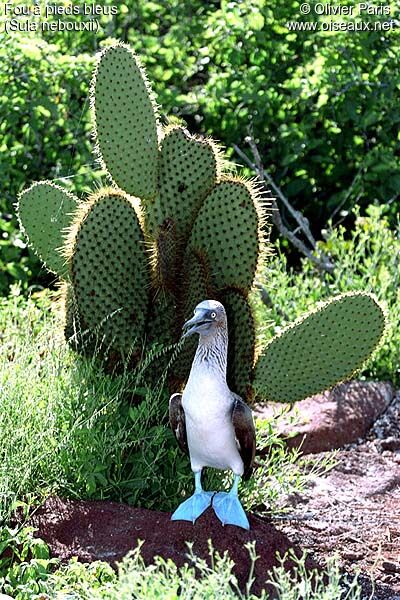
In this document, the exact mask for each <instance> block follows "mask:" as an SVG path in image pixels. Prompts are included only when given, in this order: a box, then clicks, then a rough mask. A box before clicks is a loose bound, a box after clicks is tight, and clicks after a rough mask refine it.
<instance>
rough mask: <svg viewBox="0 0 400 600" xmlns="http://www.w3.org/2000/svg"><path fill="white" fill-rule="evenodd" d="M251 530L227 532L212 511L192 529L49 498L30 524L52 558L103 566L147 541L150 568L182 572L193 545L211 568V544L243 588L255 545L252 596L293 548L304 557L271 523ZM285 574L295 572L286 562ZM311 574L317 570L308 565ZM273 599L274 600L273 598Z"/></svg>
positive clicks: (155, 514) (155, 516)
mask: <svg viewBox="0 0 400 600" xmlns="http://www.w3.org/2000/svg"><path fill="white" fill-rule="evenodd" d="M249 520H250V525H251V529H250V531H245V530H244V529H240V528H239V527H234V526H232V525H226V526H225V527H223V526H222V525H221V523H220V522H219V521H218V519H217V518H216V516H215V515H214V512H213V511H212V509H208V510H207V511H206V512H205V513H204V514H203V515H202V516H201V517H200V518H199V519H198V520H197V521H196V523H195V524H194V525H193V524H192V523H189V522H187V521H171V514H170V513H166V512H159V511H151V510H146V509H143V508H133V507H132V506H128V505H125V504H118V503H117V502H105V501H93V502H88V501H75V500H62V499H61V498H49V499H48V500H47V501H46V502H45V503H44V505H43V506H42V507H40V509H39V510H38V511H37V512H36V513H35V514H34V515H33V516H32V519H31V524H32V525H33V526H34V527H37V528H38V531H37V532H36V534H35V535H37V536H38V537H40V538H42V539H44V540H45V542H46V543H47V544H48V545H49V547H50V550H51V553H52V555H53V556H56V557H59V558H60V559H61V560H63V561H65V560H68V559H70V558H72V557H73V556H77V557H78V559H79V560H81V561H83V562H92V561H95V560H103V561H106V562H108V563H110V564H112V565H114V564H115V563H116V561H120V560H121V559H122V558H123V557H124V556H125V555H126V554H127V553H128V552H129V551H130V550H132V549H134V548H136V546H137V543H138V540H144V544H143V546H142V549H141V554H142V556H143V558H144V560H145V562H146V564H149V563H152V562H153V561H154V557H155V556H162V557H163V558H165V559H168V558H170V559H172V560H173V561H174V562H175V563H176V564H177V565H178V566H182V565H183V564H184V563H190V560H189V559H188V557H187V555H188V547H187V542H193V552H194V554H196V555H197V556H199V557H201V558H204V559H206V560H207V561H208V562H210V560H209V559H210V556H209V547H208V540H211V543H212V546H213V548H214V550H216V551H218V552H219V553H220V554H223V553H224V552H225V551H226V550H228V552H229V556H230V557H231V559H232V560H233V561H234V563H235V566H234V569H233V570H234V573H235V575H236V577H237V578H238V582H239V585H240V587H241V588H242V589H244V588H245V586H246V582H247V580H248V575H249V569H250V559H249V553H248V551H247V549H246V548H245V544H247V543H248V542H253V541H254V542H255V543H256V553H257V556H258V557H259V558H258V560H257V561H256V564H255V584H254V587H253V588H252V591H253V593H257V594H258V593H260V592H261V590H262V589H263V588H266V589H267V590H268V591H269V592H272V590H271V589H270V587H269V586H268V585H267V586H266V585H265V580H266V579H267V578H268V571H270V570H271V569H272V568H273V567H274V566H277V565H278V564H279V563H278V560H277V557H276V554H277V553H279V554H280V555H281V556H283V555H284V554H285V553H286V552H287V551H288V550H289V548H293V549H294V551H295V552H296V553H297V554H298V556H300V554H301V552H300V551H298V550H297V548H296V547H294V544H293V543H291V542H290V541H289V539H288V538H287V536H286V535H285V534H283V533H281V532H280V531H279V530H278V529H276V528H275V527H274V526H273V525H271V524H270V523H267V522H265V520H263V519H261V518H258V517H256V516H254V515H249ZM285 564H286V566H287V568H288V569H289V568H291V567H292V566H293V562H292V561H291V560H287V561H286V563H285ZM306 565H307V567H308V568H310V569H311V568H315V567H316V564H315V563H314V562H313V561H311V560H310V559H308V560H307V563H306ZM272 597H274V596H272Z"/></svg>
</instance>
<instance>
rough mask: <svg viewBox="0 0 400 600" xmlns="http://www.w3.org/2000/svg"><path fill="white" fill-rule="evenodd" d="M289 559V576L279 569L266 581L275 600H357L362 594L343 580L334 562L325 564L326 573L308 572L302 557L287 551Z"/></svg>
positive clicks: (352, 583)
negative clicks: (270, 585)
mask: <svg viewBox="0 0 400 600" xmlns="http://www.w3.org/2000/svg"><path fill="white" fill-rule="evenodd" d="M287 557H289V558H290V559H291V560H292V561H293V562H294V564H295V565H296V567H295V569H294V570H293V572H290V571H288V570H287V569H285V567H284V560H283V558H280V563H281V564H280V565H279V566H278V567H274V568H273V570H272V576H271V579H270V580H269V583H271V584H272V585H273V587H274V589H275V591H276V593H277V595H276V598H277V600H298V599H299V598H301V599H302V600H339V599H340V600H361V595H362V591H361V588H360V585H359V584H358V581H357V576H356V577H354V578H353V579H351V578H347V577H343V575H342V573H341V572H340V569H339V565H338V562H337V560H336V559H335V558H333V559H332V558H331V559H329V560H328V561H327V568H326V572H321V571H319V570H317V569H315V570H313V571H312V572H310V571H308V570H307V569H306V567H305V555H303V556H301V557H298V556H296V554H295V552H294V551H293V550H290V551H289V552H288V554H287V555H286V556H285V557H284V558H287Z"/></svg>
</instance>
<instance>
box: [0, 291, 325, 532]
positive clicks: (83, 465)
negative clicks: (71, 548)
mask: <svg viewBox="0 0 400 600" xmlns="http://www.w3.org/2000/svg"><path fill="white" fill-rule="evenodd" d="M0 328H1V331H2V332H3V333H2V344H1V349H0V392H1V396H0V436H1V439H2V444H1V447H0V518H2V519H3V520H4V519H6V517H7V515H8V514H9V512H10V511H11V510H12V509H13V506H14V505H15V502H19V501H23V502H27V503H29V502H31V501H32V499H33V498H35V499H36V500H37V501H40V500H41V499H43V498H45V497H46V496H48V495H50V494H59V495H63V496H67V497H70V498H79V499H110V500H116V501H123V502H127V503H129V504H133V505H135V506H144V507H146V508H156V509H159V510H172V509H174V508H176V506H177V504H178V503H179V502H180V501H182V499H183V498H184V497H185V496H187V495H188V494H190V493H192V490H193V477H192V473H191V470H190V465H189V460H188V457H187V456H185V455H184V454H182V452H181V451H180V449H179V448H178V446H177V443H176V441H175V439H174V437H173V434H172V432H171V430H170V428H169V426H168V418H167V413H168V392H167V390H166V389H165V386H164V381H163V380H160V382H159V385H157V386H155V387H151V388H150V387H148V386H147V385H146V384H145V383H144V382H145V377H144V376H143V375H144V374H143V372H142V371H137V372H133V373H132V372H128V371H126V372H124V373H122V374H121V375H117V376H110V375H106V374H105V373H104V372H103V371H102V370H101V368H100V367H99V364H98V363H97V362H96V359H88V358H83V357H80V356H78V355H77V354H76V353H74V352H72V351H71V350H70V349H69V348H68V346H67V345H66V343H65V341H64V340H63V337H62V334H61V330H60V323H59V322H58V317H57V315H56V314H53V312H52V311H51V303H50V300H49V297H48V295H47V294H46V293H43V294H41V295H39V296H38V297H36V298H35V299H34V298H30V299H28V300H25V299H23V298H22V297H21V296H19V295H18V292H17V290H15V289H14V294H13V295H11V296H10V298H9V299H2V300H1V301H0ZM158 351H160V352H161V351H165V349H164V350H158ZM158 351H156V350H154V351H153V350H150V352H149V353H148V355H147V356H146V357H145V362H147V363H149V366H148V368H149V369H151V359H152V356H153V355H154V356H155V360H156V358H157V353H156V352H158ZM171 352H172V350H171ZM154 356H153V358H154ZM258 429H259V443H260V444H263V445H264V446H268V447H269V448H270V452H266V455H267V458H265V459H259V466H258V467H257V469H256V470H255V475H254V478H253V479H252V481H250V482H249V483H248V484H247V486H244V489H243V492H242V498H243V501H244V505H245V507H246V508H247V509H248V510H251V509H252V508H254V507H255V506H257V507H258V509H259V510H260V509H262V510H269V511H275V510H281V509H282V508H283V506H282V504H283V500H284V495H285V494H287V493H291V492H293V491H299V490H301V489H302V488H303V487H304V485H306V483H307V481H308V479H309V471H308V470H307V471H306V470H303V469H302V467H301V464H300V463H299V461H298V454H297V453H296V451H288V450H287V449H286V447H285V445H284V443H283V442H282V440H281V439H279V438H278V437H277V435H276V433H275V432H274V429H273V427H272V426H271V424H268V423H265V422H260V423H259V424H258ZM316 468H317V469H318V470H319V471H323V470H324V469H325V468H326V464H325V462H324V463H323V464H322V463H321V464H318V465H317V467H316ZM306 473H307V474H306ZM205 485H206V486H207V489H214V490H219V489H224V488H225V489H226V488H227V487H228V486H229V485H230V475H229V474H226V473H223V472H218V471H216V470H213V469H206V477H205Z"/></svg>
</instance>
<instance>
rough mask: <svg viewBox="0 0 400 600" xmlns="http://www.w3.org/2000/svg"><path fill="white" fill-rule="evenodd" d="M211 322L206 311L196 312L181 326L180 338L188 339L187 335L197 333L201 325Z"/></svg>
mask: <svg viewBox="0 0 400 600" xmlns="http://www.w3.org/2000/svg"><path fill="white" fill-rule="evenodd" d="M212 322H213V321H212V319H210V317H209V315H208V310H196V314H195V315H194V317H192V318H191V319H189V321H186V323H185V324H184V325H183V327H182V330H183V334H182V338H186V337H189V335H193V334H194V333H198V332H199V330H200V328H201V326H202V325H206V324H207V323H212Z"/></svg>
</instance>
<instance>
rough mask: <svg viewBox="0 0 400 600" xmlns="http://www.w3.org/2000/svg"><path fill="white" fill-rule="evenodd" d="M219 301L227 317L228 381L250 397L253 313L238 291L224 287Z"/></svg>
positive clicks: (253, 347)
mask: <svg viewBox="0 0 400 600" xmlns="http://www.w3.org/2000/svg"><path fill="white" fill-rule="evenodd" d="M221 302H222V304H223V305H224V307H225V310H226V315H227V318H228V336H229V343H228V384H229V386H230V388H231V390H232V391H234V392H237V393H238V394H240V395H241V396H242V398H243V399H246V400H250V399H251V396H252V393H251V380H252V372H253V365H254V349H255V329H254V319H253V313H252V311H251V308H250V306H249V302H248V300H247V298H246V296H245V295H244V294H243V293H242V292H240V291H239V290H234V289H229V290H226V291H225V292H224V293H223V294H222V297H221Z"/></svg>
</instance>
